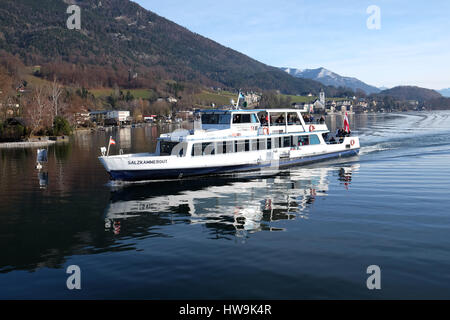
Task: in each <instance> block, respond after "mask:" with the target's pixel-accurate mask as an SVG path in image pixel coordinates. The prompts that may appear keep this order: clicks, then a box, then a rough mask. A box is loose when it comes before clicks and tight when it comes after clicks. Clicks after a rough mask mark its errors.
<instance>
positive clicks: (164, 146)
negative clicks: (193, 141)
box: [159, 141, 179, 156]
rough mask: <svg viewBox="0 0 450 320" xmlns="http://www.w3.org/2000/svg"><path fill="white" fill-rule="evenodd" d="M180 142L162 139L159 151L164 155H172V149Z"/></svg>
mask: <svg viewBox="0 0 450 320" xmlns="http://www.w3.org/2000/svg"><path fill="white" fill-rule="evenodd" d="M177 144H179V142H172V141H161V142H160V145H159V153H160V155H162V156H170V155H171V154H172V149H173V148H174V147H175V146H176V145H177Z"/></svg>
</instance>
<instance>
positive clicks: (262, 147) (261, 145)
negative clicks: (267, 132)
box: [258, 139, 266, 150]
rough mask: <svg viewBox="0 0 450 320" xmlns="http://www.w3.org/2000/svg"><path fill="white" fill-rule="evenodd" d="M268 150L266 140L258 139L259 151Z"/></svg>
mask: <svg viewBox="0 0 450 320" xmlns="http://www.w3.org/2000/svg"><path fill="white" fill-rule="evenodd" d="M265 149H266V139H258V150H265Z"/></svg>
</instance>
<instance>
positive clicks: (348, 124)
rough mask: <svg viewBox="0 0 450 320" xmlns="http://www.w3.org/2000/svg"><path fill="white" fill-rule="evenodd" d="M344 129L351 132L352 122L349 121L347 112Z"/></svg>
mask: <svg viewBox="0 0 450 320" xmlns="http://www.w3.org/2000/svg"><path fill="white" fill-rule="evenodd" d="M344 131H345V132H350V123H349V122H348V117H347V112H346V113H345V116H344Z"/></svg>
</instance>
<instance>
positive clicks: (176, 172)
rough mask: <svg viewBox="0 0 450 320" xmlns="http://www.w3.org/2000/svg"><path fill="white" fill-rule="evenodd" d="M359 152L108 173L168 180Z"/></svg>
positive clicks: (123, 177) (126, 177)
mask: <svg viewBox="0 0 450 320" xmlns="http://www.w3.org/2000/svg"><path fill="white" fill-rule="evenodd" d="M358 153H359V148H357V149H350V150H342V151H336V152H330V153H323V154H316V155H308V156H302V157H297V158H286V159H282V158H281V159H278V160H277V161H263V162H259V163H254V164H241V165H228V166H227V165H222V166H210V167H199V168H177V169H135V170H110V171H109V172H108V173H109V175H110V177H111V179H112V180H120V181H145V180H169V179H182V178H186V177H195V176H205V175H217V174H229V173H239V172H249V171H255V170H262V169H264V168H275V169H276V168H286V167H290V166H296V165H304V164H308V163H313V162H318V161H324V160H328V159H333V158H340V157H351V156H355V155H357V154H358Z"/></svg>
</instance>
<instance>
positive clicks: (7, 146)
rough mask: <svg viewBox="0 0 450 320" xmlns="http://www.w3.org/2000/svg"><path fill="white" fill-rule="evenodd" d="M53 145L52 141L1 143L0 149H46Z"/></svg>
mask: <svg viewBox="0 0 450 320" xmlns="http://www.w3.org/2000/svg"><path fill="white" fill-rule="evenodd" d="M55 143H56V141H54V140H44V141H19V142H1V143H0V149H12V148H33V147H46V146H49V145H52V144H55Z"/></svg>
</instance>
